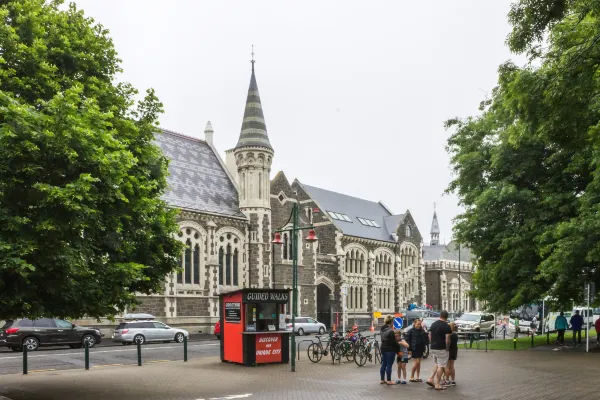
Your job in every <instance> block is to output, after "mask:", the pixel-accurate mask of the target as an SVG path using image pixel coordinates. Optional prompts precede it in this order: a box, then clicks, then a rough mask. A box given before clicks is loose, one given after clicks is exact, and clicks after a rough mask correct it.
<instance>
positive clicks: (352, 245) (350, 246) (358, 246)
mask: <svg viewBox="0 0 600 400" xmlns="http://www.w3.org/2000/svg"><path fill="white" fill-rule="evenodd" d="M351 249H359V250H360V251H363V252H364V253H365V255H366V254H369V252H368V251H367V248H366V247H365V246H363V245H362V244H359V243H350V244H347V245H346V247H344V254H345V253H347V252H348V251H350V250H351Z"/></svg>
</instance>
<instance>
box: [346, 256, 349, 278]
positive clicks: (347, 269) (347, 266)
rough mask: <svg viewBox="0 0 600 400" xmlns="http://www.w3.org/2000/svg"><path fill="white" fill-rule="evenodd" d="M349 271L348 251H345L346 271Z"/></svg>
mask: <svg viewBox="0 0 600 400" xmlns="http://www.w3.org/2000/svg"><path fill="white" fill-rule="evenodd" d="M348 272H350V253H346V273H348Z"/></svg>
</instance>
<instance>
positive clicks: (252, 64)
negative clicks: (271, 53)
mask: <svg viewBox="0 0 600 400" xmlns="http://www.w3.org/2000/svg"><path fill="white" fill-rule="evenodd" d="M250 62H251V63H252V72H254V62H255V61H254V45H252V61H250Z"/></svg>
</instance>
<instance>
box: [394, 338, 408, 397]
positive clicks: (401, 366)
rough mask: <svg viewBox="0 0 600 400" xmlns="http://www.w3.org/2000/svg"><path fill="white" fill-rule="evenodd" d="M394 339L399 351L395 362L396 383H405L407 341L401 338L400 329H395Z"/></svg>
mask: <svg viewBox="0 0 600 400" xmlns="http://www.w3.org/2000/svg"><path fill="white" fill-rule="evenodd" d="M395 334H396V341H397V342H398V344H399V345H400V351H399V352H398V357H397V358H396V362H397V363H398V379H397V380H396V383H397V384H398V383H399V384H402V385H406V365H407V364H408V343H406V341H405V340H404V339H403V338H402V331H396V332H395Z"/></svg>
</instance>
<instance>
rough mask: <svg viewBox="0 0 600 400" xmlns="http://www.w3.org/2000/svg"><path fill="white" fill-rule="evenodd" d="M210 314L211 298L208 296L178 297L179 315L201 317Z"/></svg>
mask: <svg viewBox="0 0 600 400" xmlns="http://www.w3.org/2000/svg"><path fill="white" fill-rule="evenodd" d="M207 315H209V299H208V298H206V297H178V298H177V316H178V317H200V316H207Z"/></svg>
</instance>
